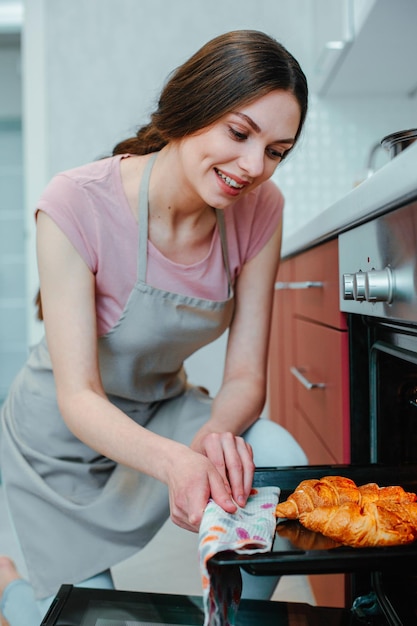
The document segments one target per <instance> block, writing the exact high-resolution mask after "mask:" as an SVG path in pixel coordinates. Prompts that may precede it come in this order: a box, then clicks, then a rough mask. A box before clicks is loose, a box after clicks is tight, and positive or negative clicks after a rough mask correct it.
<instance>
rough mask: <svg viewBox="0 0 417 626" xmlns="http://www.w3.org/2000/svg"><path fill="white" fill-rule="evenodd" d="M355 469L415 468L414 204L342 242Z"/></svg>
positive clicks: (416, 271)
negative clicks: (376, 465)
mask: <svg viewBox="0 0 417 626" xmlns="http://www.w3.org/2000/svg"><path fill="white" fill-rule="evenodd" d="M339 271H340V274H341V293H340V309H341V310H342V311H344V312H346V313H347V315H348V328H349V358H350V389H351V397H350V401H351V441H352V442H353V445H352V449H351V461H352V463H368V462H369V463H383V464H387V465H403V464H407V463H416V462H417V202H414V203H410V204H407V205H405V206H402V207H399V208H397V209H396V210H394V211H391V212H389V213H387V214H385V215H381V216H380V217H377V218H376V219H373V220H372V221H369V222H367V223H365V224H362V225H360V226H358V227H356V228H353V229H351V230H349V231H347V232H345V233H342V234H341V235H339Z"/></svg>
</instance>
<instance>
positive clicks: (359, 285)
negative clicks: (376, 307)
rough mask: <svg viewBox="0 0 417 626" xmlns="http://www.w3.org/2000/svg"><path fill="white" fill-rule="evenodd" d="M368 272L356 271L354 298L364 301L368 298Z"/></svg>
mask: <svg viewBox="0 0 417 626" xmlns="http://www.w3.org/2000/svg"><path fill="white" fill-rule="evenodd" d="M365 277H366V274H365V272H356V274H355V280H354V283H353V294H354V299H355V300H359V301H360V302H362V301H363V300H366V278H365Z"/></svg>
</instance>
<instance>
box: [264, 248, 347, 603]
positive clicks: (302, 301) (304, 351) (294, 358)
mask: <svg viewBox="0 0 417 626" xmlns="http://www.w3.org/2000/svg"><path fill="white" fill-rule="evenodd" d="M268 387H269V391H268V406H269V416H270V418H271V419H272V420H274V421H276V422H278V423H279V424H281V425H282V426H284V427H285V428H287V429H288V430H289V431H290V432H291V433H292V434H293V435H294V437H295V438H296V439H297V441H299V443H300V445H301V446H302V447H303V449H304V450H305V452H306V454H307V457H308V459H309V463H310V464H313V465H321V464H324V465H327V464H335V463H349V460H350V438H349V356H348V332H347V325H346V318H345V315H344V314H342V313H341V312H340V310H339V273H338V247H337V239H333V240H331V241H328V242H326V243H323V244H321V245H319V246H316V247H314V248H311V249H310V250H307V251H304V252H301V253H300V254H298V255H295V256H294V257H292V258H289V259H286V260H284V261H283V262H282V263H281V267H280V269H279V272H278V276H277V282H276V290H275V299H274V310H273V316H272V326H271V342H270V354H269V385H268ZM318 478H320V476H318ZM311 582H312V587H313V591H314V594H315V596H316V600H317V603H318V604H319V605H325V606H344V575H326V576H314V577H311Z"/></svg>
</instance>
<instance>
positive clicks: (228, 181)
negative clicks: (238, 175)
mask: <svg viewBox="0 0 417 626" xmlns="http://www.w3.org/2000/svg"><path fill="white" fill-rule="evenodd" d="M214 171H215V172H216V174H217V176H218V177H219V178H221V179H222V181H224V182H225V183H226V185H228V187H231V188H232V189H243V187H244V186H245V185H244V184H243V183H238V182H237V180H235V179H234V178H231V177H230V176H227V175H226V174H223V172H222V171H221V170H218V169H217V167H215V168H214Z"/></svg>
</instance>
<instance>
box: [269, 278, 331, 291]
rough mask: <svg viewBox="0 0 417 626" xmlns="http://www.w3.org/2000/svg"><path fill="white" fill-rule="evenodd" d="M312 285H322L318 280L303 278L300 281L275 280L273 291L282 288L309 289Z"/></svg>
mask: <svg viewBox="0 0 417 626" xmlns="http://www.w3.org/2000/svg"><path fill="white" fill-rule="evenodd" d="M312 287H316V288H317V287H323V283H322V282H320V281H318V280H304V281H302V282H299V283H297V282H289V283H283V282H277V283H275V291H280V290H282V289H311V288H312Z"/></svg>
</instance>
